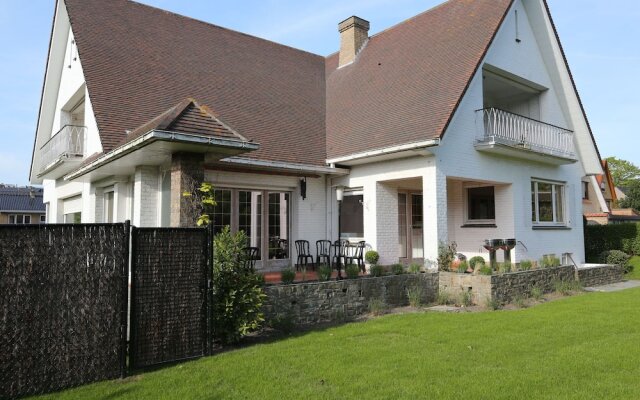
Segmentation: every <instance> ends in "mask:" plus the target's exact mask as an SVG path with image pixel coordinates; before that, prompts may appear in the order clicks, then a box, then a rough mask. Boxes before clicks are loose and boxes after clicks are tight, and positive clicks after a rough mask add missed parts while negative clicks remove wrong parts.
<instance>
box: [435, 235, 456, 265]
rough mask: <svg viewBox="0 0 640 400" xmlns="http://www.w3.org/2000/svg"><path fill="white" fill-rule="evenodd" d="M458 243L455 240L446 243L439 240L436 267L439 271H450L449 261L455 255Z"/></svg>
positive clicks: (451, 260)
mask: <svg viewBox="0 0 640 400" xmlns="http://www.w3.org/2000/svg"><path fill="white" fill-rule="evenodd" d="M457 249H458V245H457V244H456V242H451V243H450V244H446V243H443V242H440V244H439V245H438V268H439V269H440V271H450V270H451V263H452V262H453V260H454V259H455V257H456V252H457Z"/></svg>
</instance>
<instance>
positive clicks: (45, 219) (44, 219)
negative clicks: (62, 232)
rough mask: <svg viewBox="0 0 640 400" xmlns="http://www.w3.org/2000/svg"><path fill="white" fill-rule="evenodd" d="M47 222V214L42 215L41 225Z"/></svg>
mask: <svg viewBox="0 0 640 400" xmlns="http://www.w3.org/2000/svg"><path fill="white" fill-rule="evenodd" d="M46 222H47V216H46V215H45V214H42V215H41V216H40V223H41V224H44V223H46Z"/></svg>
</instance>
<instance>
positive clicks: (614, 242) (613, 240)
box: [584, 223, 640, 262]
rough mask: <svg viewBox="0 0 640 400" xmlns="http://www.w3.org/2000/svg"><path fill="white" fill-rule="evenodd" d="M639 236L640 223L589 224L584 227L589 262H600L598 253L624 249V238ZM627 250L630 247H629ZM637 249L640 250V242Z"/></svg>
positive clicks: (633, 238) (634, 239) (586, 253)
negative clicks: (639, 225) (639, 227)
mask: <svg viewBox="0 0 640 400" xmlns="http://www.w3.org/2000/svg"><path fill="white" fill-rule="evenodd" d="M638 237H640V229H638V224H635V223H629V224H609V225H587V226H585V229H584V247H585V255H586V259H587V262H598V255H600V254H601V253H602V252H604V251H607V250H623V251H624V248H623V240H624V239H631V240H633V241H636V238H638ZM626 243H628V242H626ZM627 246H629V245H627ZM627 250H629V249H628V248H627ZM636 250H640V243H638V247H636ZM639 254H640V253H639Z"/></svg>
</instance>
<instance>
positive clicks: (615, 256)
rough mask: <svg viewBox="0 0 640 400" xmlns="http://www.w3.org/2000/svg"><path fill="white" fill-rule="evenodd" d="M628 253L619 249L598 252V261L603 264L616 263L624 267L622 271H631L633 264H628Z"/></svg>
mask: <svg viewBox="0 0 640 400" xmlns="http://www.w3.org/2000/svg"><path fill="white" fill-rule="evenodd" d="M630 258H631V257H629V255H628V254H627V253H625V252H623V251H620V250H610V251H605V252H603V253H602V254H600V262H601V263H603V264H610V265H617V266H619V267H621V268H622V269H624V272H625V273H627V272H631V271H632V270H633V266H631V265H629V259H630Z"/></svg>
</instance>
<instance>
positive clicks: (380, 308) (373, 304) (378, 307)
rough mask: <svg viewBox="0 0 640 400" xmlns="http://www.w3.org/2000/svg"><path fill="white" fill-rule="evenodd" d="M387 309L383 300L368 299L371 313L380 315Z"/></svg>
mask: <svg viewBox="0 0 640 400" xmlns="http://www.w3.org/2000/svg"><path fill="white" fill-rule="evenodd" d="M385 311H387V305H386V304H385V302H384V300H381V299H371V300H369V312H370V313H371V314H373V315H382V314H384V313H385Z"/></svg>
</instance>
